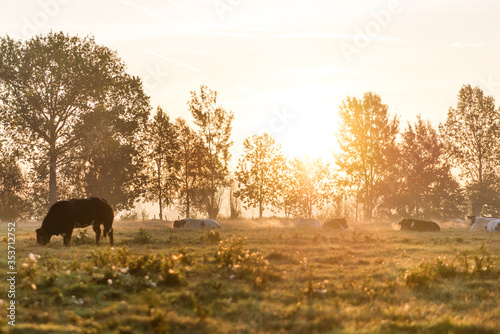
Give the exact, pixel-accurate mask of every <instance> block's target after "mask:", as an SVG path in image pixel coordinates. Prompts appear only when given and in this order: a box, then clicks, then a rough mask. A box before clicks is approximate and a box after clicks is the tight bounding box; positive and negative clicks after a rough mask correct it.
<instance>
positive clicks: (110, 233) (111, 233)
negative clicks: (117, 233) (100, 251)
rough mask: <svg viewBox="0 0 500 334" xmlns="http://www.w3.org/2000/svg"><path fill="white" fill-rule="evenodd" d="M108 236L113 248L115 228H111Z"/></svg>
mask: <svg viewBox="0 0 500 334" xmlns="http://www.w3.org/2000/svg"><path fill="white" fill-rule="evenodd" d="M108 235H109V244H110V245H111V246H113V245H114V242H113V228H112V227H111V226H110V227H109V230H108Z"/></svg>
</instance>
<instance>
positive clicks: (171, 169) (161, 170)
mask: <svg viewBox="0 0 500 334" xmlns="http://www.w3.org/2000/svg"><path fill="white" fill-rule="evenodd" d="M178 135H179V134H178V129H177V126H176V124H174V123H172V122H170V118H169V117H168V115H167V114H166V113H165V112H163V110H162V109H161V108H160V107H158V108H157V110H156V114H155V115H154V118H153V120H152V122H151V124H150V127H149V135H148V137H149V138H148V139H149V150H150V153H149V158H150V160H151V164H152V171H151V173H150V177H151V180H150V182H148V183H149V186H147V189H148V192H147V194H148V196H147V198H148V199H151V200H154V201H157V202H158V206H159V209H160V220H163V208H164V207H168V206H169V205H171V204H173V201H174V199H175V198H176V196H177V189H178V188H179V180H178V170H179V165H180V161H179V159H177V155H178V153H179V142H178Z"/></svg>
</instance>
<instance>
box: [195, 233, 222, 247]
mask: <svg viewBox="0 0 500 334" xmlns="http://www.w3.org/2000/svg"><path fill="white" fill-rule="evenodd" d="M200 241H202V242H205V241H206V242H208V243H210V244H218V243H219V242H220V235H219V232H217V231H214V230H207V232H206V233H205V235H204V236H202V237H200Z"/></svg>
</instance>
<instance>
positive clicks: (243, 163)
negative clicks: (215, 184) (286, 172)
mask: <svg viewBox="0 0 500 334" xmlns="http://www.w3.org/2000/svg"><path fill="white" fill-rule="evenodd" d="M243 147H244V152H243V156H242V157H241V158H240V159H239V161H238V166H237V167H236V172H235V177H236V181H237V182H238V190H237V191H236V193H235V196H236V197H237V198H241V199H242V201H243V202H244V203H245V208H248V207H258V208H259V218H262V214H263V213H264V210H265V209H266V208H269V206H277V205H278V190H279V189H280V188H282V187H283V186H284V185H283V184H282V182H283V181H284V180H282V178H281V177H282V174H283V173H282V170H283V168H285V158H284V156H283V154H282V153H281V146H280V145H278V144H276V141H275V139H274V137H273V136H272V135H269V134H267V133H264V134H262V135H254V136H252V137H249V138H247V139H245V141H244V142H243Z"/></svg>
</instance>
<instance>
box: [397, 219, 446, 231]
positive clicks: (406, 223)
mask: <svg viewBox="0 0 500 334" xmlns="http://www.w3.org/2000/svg"><path fill="white" fill-rule="evenodd" d="M399 225H401V230H407V231H417V232H437V231H441V228H440V227H439V225H438V224H436V223H434V222H431V221H426V220H417V219H403V220H402V221H400V222H399Z"/></svg>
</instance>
